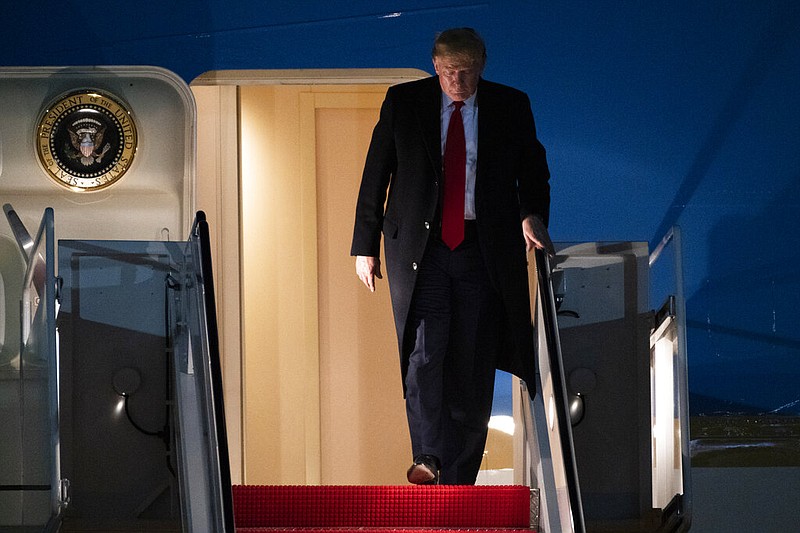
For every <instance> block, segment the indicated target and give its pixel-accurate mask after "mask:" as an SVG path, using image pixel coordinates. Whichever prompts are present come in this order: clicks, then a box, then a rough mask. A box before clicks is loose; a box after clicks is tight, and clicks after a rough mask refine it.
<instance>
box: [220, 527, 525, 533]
mask: <svg viewBox="0 0 800 533" xmlns="http://www.w3.org/2000/svg"><path fill="white" fill-rule="evenodd" d="M236 533H536V531H534V530H532V529H528V528H505V529H493V528H469V529H454V528H440V529H431V528H406V529H403V528H388V527H386V528H380V527H351V528H346V527H341V528H331V527H316V528H310V527H307V528H298V527H237V528H236Z"/></svg>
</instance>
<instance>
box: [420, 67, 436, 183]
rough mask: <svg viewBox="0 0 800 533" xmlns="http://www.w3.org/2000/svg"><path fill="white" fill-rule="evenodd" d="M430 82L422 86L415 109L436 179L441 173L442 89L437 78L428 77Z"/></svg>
mask: <svg viewBox="0 0 800 533" xmlns="http://www.w3.org/2000/svg"><path fill="white" fill-rule="evenodd" d="M429 79H430V80H431V81H430V84H429V85H427V86H426V87H425V88H424V91H423V92H421V94H420V102H419V106H418V107H417V108H416V109H417V119H418V121H419V125H420V129H421V130H422V138H423V142H424V144H425V149H426V150H427V151H428V158H429V159H430V161H431V166H433V171H434V173H435V174H436V176H437V178H438V179H441V174H442V134H441V131H440V130H441V122H442V121H441V105H442V89H441V87H440V86H439V78H437V77H436V76H432V77H431V78H429Z"/></svg>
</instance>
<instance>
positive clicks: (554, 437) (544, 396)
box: [520, 251, 585, 533]
mask: <svg viewBox="0 0 800 533" xmlns="http://www.w3.org/2000/svg"><path fill="white" fill-rule="evenodd" d="M528 277H529V285H530V295H531V316H532V319H533V325H534V343H535V348H536V356H537V365H538V367H537V376H536V379H537V382H536V383H535V384H534V386H535V389H536V390H535V394H534V396H533V397H532V398H531V397H530V396H529V393H528V387H527V386H526V384H524V383H522V384H521V391H520V398H521V399H522V406H521V407H522V408H521V412H522V418H523V423H524V427H525V428H526V430H525V434H526V435H525V440H527V446H526V447H524V450H523V453H524V454H525V457H524V461H523V464H524V465H525V467H526V469H527V470H528V472H527V476H528V479H527V480H526V481H527V482H528V483H529V484H530V485H531V486H532V487H536V488H538V489H539V494H540V507H539V512H540V514H539V530H540V531H542V532H553V533H554V532H583V531H585V526H584V522H583V510H582V506H581V497H580V486H579V483H578V477H577V470H576V466H575V459H574V448H573V444H572V433H571V425H570V417H569V406H568V402H567V391H566V387H565V384H564V371H563V364H562V361H561V350H560V343H559V336H558V325H557V322H556V309H555V302H554V297H553V288H552V281H551V279H550V265H549V260H548V258H547V257H546V256H545V255H544V254H543V253H542V252H540V251H537V252H536V253H535V262H533V261H532V262H531V265H530V267H529V274H528Z"/></svg>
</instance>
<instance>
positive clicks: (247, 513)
mask: <svg viewBox="0 0 800 533" xmlns="http://www.w3.org/2000/svg"><path fill="white" fill-rule="evenodd" d="M534 497H535V493H532V491H531V489H530V488H529V487H526V486H459V485H439V486H413V485H409V486H350V485H347V486H344V485H341V486H297V485H294V486H276V485H270V486H266V485H236V486H234V487H233V510H234V518H235V524H236V531H237V532H238V533H272V532H286V531H292V532H298V533H303V532H308V533H356V532H358V533H400V532H413V533H429V532H430V533H432V532H444V531H447V532H450V533H457V532H462V531H470V532H478V533H512V532H519V531H526V532H528V533H536V530H535V529H533V528H532V527H531V509H532V503H533V505H534V506H535V505H536V504H537V502H535V501H533V502H532V498H534Z"/></svg>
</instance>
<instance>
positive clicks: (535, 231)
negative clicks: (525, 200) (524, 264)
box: [522, 215, 556, 257]
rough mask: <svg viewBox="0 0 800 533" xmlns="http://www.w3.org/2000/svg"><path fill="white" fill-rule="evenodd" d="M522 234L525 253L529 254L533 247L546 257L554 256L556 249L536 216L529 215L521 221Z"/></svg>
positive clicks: (540, 220) (545, 228)
mask: <svg viewBox="0 0 800 533" xmlns="http://www.w3.org/2000/svg"><path fill="white" fill-rule="evenodd" d="M522 234H523V235H525V251H527V252H530V251H531V250H532V249H533V248H534V246H535V247H536V248H539V249H540V250H543V251H544V252H545V253H546V254H547V255H549V256H551V257H552V256H554V255H556V249H555V247H554V246H553V242H552V241H551V240H550V234H549V233H548V232H547V226H545V225H544V222H542V219H541V218H539V217H537V216H536V215H529V216H527V217H525V219H524V220H523V221H522Z"/></svg>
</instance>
